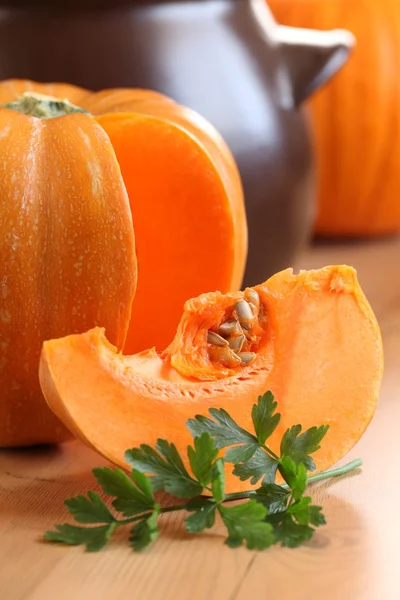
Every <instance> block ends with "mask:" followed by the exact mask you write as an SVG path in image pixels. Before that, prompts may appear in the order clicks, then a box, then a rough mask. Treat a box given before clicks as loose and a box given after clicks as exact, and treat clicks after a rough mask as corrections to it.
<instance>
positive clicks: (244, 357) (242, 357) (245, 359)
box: [236, 352, 257, 365]
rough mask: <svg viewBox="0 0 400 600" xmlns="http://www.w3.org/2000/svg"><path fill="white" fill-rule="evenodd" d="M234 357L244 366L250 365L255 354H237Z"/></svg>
mask: <svg viewBox="0 0 400 600" xmlns="http://www.w3.org/2000/svg"><path fill="white" fill-rule="evenodd" d="M236 356H237V357H238V358H240V360H241V361H242V363H244V364H245V365H248V364H250V363H251V362H252V361H253V360H254V359H255V357H256V356H257V355H256V353H255V352H237V353H236Z"/></svg>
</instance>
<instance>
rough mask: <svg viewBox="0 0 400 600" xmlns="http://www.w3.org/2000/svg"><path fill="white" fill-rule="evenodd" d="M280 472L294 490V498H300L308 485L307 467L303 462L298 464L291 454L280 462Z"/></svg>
mask: <svg viewBox="0 0 400 600" xmlns="http://www.w3.org/2000/svg"><path fill="white" fill-rule="evenodd" d="M278 468H279V472H280V474H281V475H282V477H283V479H284V480H285V481H286V483H287V484H288V486H289V487H290V488H291V490H292V495H293V498H294V500H299V498H301V496H302V495H303V494H304V490H305V489H306V487H307V469H306V467H305V466H304V464H303V463H298V464H296V463H295V462H294V460H292V459H291V458H290V456H284V457H283V458H282V459H281V461H280V463H279V467H278Z"/></svg>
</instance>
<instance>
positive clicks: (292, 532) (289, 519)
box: [266, 512, 314, 548]
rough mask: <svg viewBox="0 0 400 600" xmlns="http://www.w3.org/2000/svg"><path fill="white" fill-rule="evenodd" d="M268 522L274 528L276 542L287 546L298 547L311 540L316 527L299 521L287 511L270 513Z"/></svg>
mask: <svg viewBox="0 0 400 600" xmlns="http://www.w3.org/2000/svg"><path fill="white" fill-rule="evenodd" d="M266 520H267V523H269V524H270V525H271V526H272V528H273V537H274V541H275V543H276V544H281V545H282V546H287V547H288V548H297V547H298V546H301V544H303V543H304V542H306V541H307V540H309V539H310V538H311V537H312V535H313V533H314V529H313V528H312V527H310V526H309V525H301V524H299V523H297V522H296V521H295V520H294V518H293V516H292V515H291V514H288V513H287V512H278V513H275V514H273V515H268V517H267V519H266Z"/></svg>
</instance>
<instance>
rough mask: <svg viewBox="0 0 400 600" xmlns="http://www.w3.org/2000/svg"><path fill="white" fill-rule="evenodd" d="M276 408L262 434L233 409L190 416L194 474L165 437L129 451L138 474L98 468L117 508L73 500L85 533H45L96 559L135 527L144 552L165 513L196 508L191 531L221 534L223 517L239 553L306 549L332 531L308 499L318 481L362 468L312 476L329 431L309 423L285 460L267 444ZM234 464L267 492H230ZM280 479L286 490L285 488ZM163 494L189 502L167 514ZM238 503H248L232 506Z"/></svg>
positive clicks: (265, 401) (264, 404) (286, 441)
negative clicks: (319, 534) (229, 468)
mask: <svg viewBox="0 0 400 600" xmlns="http://www.w3.org/2000/svg"><path fill="white" fill-rule="evenodd" d="M276 409H277V402H276V401H275V399H274V396H273V394H272V393H271V392H267V393H266V394H264V395H263V396H260V397H259V398H258V401H257V403H256V404H255V405H254V406H253V408H252V413H251V415H252V422H253V427H254V431H253V432H249V431H246V430H245V429H243V428H242V427H241V426H240V425H239V424H238V423H236V421H235V420H234V419H233V418H232V417H231V416H230V415H229V414H228V412H227V411H226V410H224V409H213V408H211V409H210V410H209V415H210V416H209V417H206V416H203V415H196V416H195V418H193V419H190V420H189V421H188V422H187V427H188V428H189V430H190V431H191V433H192V436H193V437H194V440H193V445H192V446H189V447H188V449H187V458H188V463H189V465H190V471H191V472H190V473H189V471H188V470H187V468H186V467H185V464H184V462H183V460H182V457H181V455H180V454H179V452H178V450H177V448H176V446H175V445H174V444H173V443H170V442H168V441H167V440H163V439H158V440H157V443H156V446H155V448H152V447H151V446H149V445H147V444H142V445H141V446H140V447H139V448H132V449H130V450H127V452H126V453H125V457H126V460H127V461H128V463H129V464H130V465H131V467H132V469H131V472H130V473H129V475H128V474H127V473H125V472H124V471H123V470H121V469H119V468H110V467H102V468H96V469H93V475H94V477H95V479H96V481H97V483H98V485H99V486H100V488H101V489H102V491H103V493H104V494H105V495H107V496H109V497H111V498H112V500H111V507H112V508H109V507H108V505H107V504H106V503H105V502H104V500H103V499H102V498H101V496H100V495H99V494H98V493H96V492H94V491H88V492H87V495H86V496H84V495H79V496H76V497H74V498H69V499H68V500H66V501H65V505H66V507H67V508H68V510H69V512H70V514H71V515H72V516H73V517H74V519H75V521H76V522H77V523H81V524H82V525H83V526H79V525H71V524H69V523H64V524H62V525H56V526H55V530H54V531H48V532H46V533H45V536H44V537H45V539H46V540H48V541H51V542H61V543H64V544H70V545H78V544H84V545H85V546H86V549H87V550H88V551H89V552H97V551H99V550H101V549H102V548H103V547H104V546H105V545H106V544H107V543H108V541H109V539H110V537H111V535H112V534H113V532H114V531H115V530H116V529H117V528H119V527H121V526H128V525H129V526H130V527H131V529H130V537H129V542H130V545H131V547H132V548H133V550H135V551H141V550H143V549H144V548H146V547H147V546H148V545H149V544H151V543H152V542H154V541H155V540H156V539H157V537H158V536H159V533H160V531H159V526H158V524H159V519H160V517H161V515H163V514H164V513H168V512H173V511H186V512H187V513H188V516H186V518H185V520H184V524H185V528H186V530H187V531H188V532H189V533H193V534H197V533H201V532H202V531H204V530H205V529H209V528H211V527H213V525H214V523H215V519H216V516H217V514H218V515H219V518H220V519H221V520H222V522H223V524H224V525H225V527H226V530H227V534H228V535H227V538H226V540H225V543H226V544H227V545H228V546H230V547H231V548H235V547H237V546H241V545H243V544H245V545H246V546H247V548H249V549H251V550H253V549H256V550H263V549H265V548H268V547H269V546H271V545H273V544H281V545H282V546H288V547H291V548H295V547H297V546H300V545H301V544H303V543H304V542H305V541H307V540H309V539H310V538H311V537H312V535H313V534H314V531H315V529H316V528H317V527H319V526H320V525H323V524H325V517H324V515H323V514H322V507H321V506H316V505H314V504H312V499H311V497H310V496H306V495H305V491H306V488H307V486H308V484H309V483H312V482H313V481H320V480H322V479H328V478H330V477H335V476H338V475H342V474H344V473H347V472H349V471H351V470H353V469H356V468H357V467H359V466H360V465H361V461H360V460H357V461H353V462H351V463H349V464H348V465H345V466H344V467H340V468H337V469H332V470H330V471H325V472H322V473H318V474H316V475H310V476H308V475H307V473H308V471H314V470H315V463H314V460H313V458H312V456H311V455H312V454H313V453H314V452H316V451H317V450H318V449H319V448H320V443H321V441H322V439H323V438H324V436H325V435H326V433H327V431H328V425H322V426H320V427H311V428H310V429H307V430H306V431H304V432H303V431H302V427H301V425H294V426H293V427H290V428H289V429H288V430H287V431H286V432H285V433H284V435H283V437H282V440H281V443H280V449H279V454H277V453H276V451H274V450H272V449H271V448H270V447H269V446H268V444H267V441H268V439H269V438H270V437H271V435H272V434H273V433H274V431H275V430H276V428H277V427H278V425H279V422H280V414H279V413H277V412H276ZM223 449H225V452H224V454H223V456H221V452H220V451H221V450H223ZM225 463H233V465H234V467H233V473H234V475H236V476H237V477H238V478H239V479H240V480H241V481H246V480H250V483H251V484H253V485H255V484H257V483H259V487H258V488H257V489H255V490H250V491H247V492H240V493H236V494H226V492H225ZM277 473H279V474H280V475H281V477H282V479H283V480H284V482H285V483H283V484H281V485H278V484H277V483H276V476H277ZM159 491H164V492H167V493H168V494H171V495H172V496H175V497H176V498H179V499H180V500H181V502H180V503H178V504H175V505H172V506H166V507H162V506H160V504H159V503H158V502H157V500H156V496H155V494H156V492H159ZM238 499H243V500H245V502H242V503H240V504H235V505H231V504H229V502H230V501H232V500H238Z"/></svg>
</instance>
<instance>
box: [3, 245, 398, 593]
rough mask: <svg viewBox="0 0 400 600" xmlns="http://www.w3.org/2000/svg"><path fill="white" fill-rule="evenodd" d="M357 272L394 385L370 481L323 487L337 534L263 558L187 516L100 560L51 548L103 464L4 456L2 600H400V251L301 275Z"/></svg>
mask: <svg viewBox="0 0 400 600" xmlns="http://www.w3.org/2000/svg"><path fill="white" fill-rule="evenodd" d="M332 263H346V264H351V265H353V266H355V267H356V268H357V270H358V273H359V279H360V282H361V284H362V286H363V288H364V290H365V292H366V294H367V296H368V298H369V300H370V302H371V304H372V306H373V308H374V310H375V312H376V314H377V317H378V319H379V322H380V326H381V329H382V334H383V339H384V346H385V375H384V381H383V385H382V390H381V397H380V402H379V406H378V409H377V412H376V416H375V418H374V420H373V422H372V424H371V425H370V427H369V428H368V430H367V432H366V433H365V435H364V436H363V438H362V440H361V441H360V442H359V443H358V445H357V446H356V447H355V448H354V449H353V450H352V451H351V452H350V453H349V455H348V456H347V457H346V459H345V461H342V462H347V461H348V460H350V459H353V458H357V457H361V458H362V459H363V461H364V466H363V468H362V470H361V471H360V472H359V473H357V474H354V475H352V476H349V477H347V478H343V479H340V480H332V481H330V482H327V483H323V484H319V485H316V486H315V487H314V488H313V495H314V497H315V499H316V500H317V501H318V502H321V503H322V504H323V505H324V512H325V514H326V516H327V521H328V524H327V525H326V526H324V527H322V528H321V529H320V531H319V532H318V533H317V534H316V535H315V536H314V538H313V539H312V540H311V542H310V543H309V544H307V545H306V546H304V547H302V548H300V549H296V550H290V549H282V548H271V549H269V550H266V551H264V552H251V551H248V550H246V549H242V548H240V549H236V550H231V549H229V548H227V547H226V546H224V545H223V537H222V531H223V530H222V528H221V527H220V526H219V525H218V526H217V527H216V528H215V529H214V530H211V531H210V532H207V533H205V534H203V535H200V536H197V537H195V536H189V535H188V534H186V533H185V532H184V530H183V528H182V518H183V515H180V514H179V513H171V514H170V515H165V517H163V531H162V536H161V537H160V538H159V540H158V541H157V542H156V544H155V545H153V546H152V547H151V549H149V550H148V551H146V552H145V553H143V554H141V555H137V554H133V553H132V552H131V551H130V550H129V548H128V546H127V544H126V540H124V539H123V538H124V532H118V533H121V535H119V536H117V537H116V539H115V540H114V541H113V542H112V543H111V545H110V547H109V548H108V549H106V550H103V551H102V552H100V553H99V554H88V553H85V552H84V551H83V549H82V548H81V547H71V548H67V547H62V546H55V545H51V544H46V543H43V542H42V541H41V535H42V533H43V532H44V531H45V530H46V529H49V528H51V527H52V526H53V524H54V523H59V522H63V521H64V520H66V511H65V510H64V507H63V505H62V501H63V500H64V499H65V498H66V497H68V496H71V495H74V494H77V493H80V492H84V491H86V490H87V489H90V488H94V489H96V487H95V486H93V479H92V476H91V472H90V470H91V468H92V467H94V466H98V465H102V464H105V461H104V460H102V459H100V458H99V457H98V456H97V455H96V454H94V453H93V452H92V451H90V450H88V449H87V448H85V447H84V446H83V445H81V444H80V443H78V442H71V443H68V444H65V445H63V446H61V447H59V448H52V449H49V448H41V449H36V450H22V451H21V450H19V451H11V450H8V451H5V450H3V451H0V599H1V600H83V599H85V600H86V599H87V598H89V599H92V598H93V599H95V598H96V600H128V599H129V600H161V599H162V600H188V599H190V600H202V599H206V600H217V599H218V600H249V599H251V598H252V597H254V598H258V599H263V600H264V599H268V600H275V599H281V600H289V599H290V600H306V599H307V600H308V599H309V598H317V597H318V598H320V599H321V600H399V599H400V578H399V565H400V560H399V556H398V545H399V540H400V519H399V516H398V515H399V511H398V504H399V498H400V485H399V476H398V461H397V459H398V456H399V453H400V437H399V428H400V368H399V364H400V269H399V263H400V240H398V239H391V240H385V241H379V242H371V243H361V244H360V243H358V244H356V243H355V244H340V245H316V246H314V247H313V248H311V249H310V250H309V251H308V252H307V253H306V254H305V255H304V256H303V257H301V259H300V260H299V261H298V264H297V265H296V267H299V268H313V267H320V266H323V265H326V264H332Z"/></svg>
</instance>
